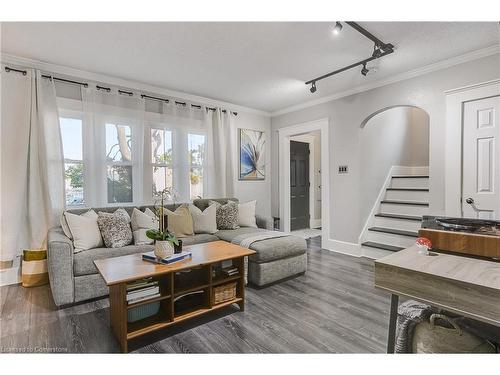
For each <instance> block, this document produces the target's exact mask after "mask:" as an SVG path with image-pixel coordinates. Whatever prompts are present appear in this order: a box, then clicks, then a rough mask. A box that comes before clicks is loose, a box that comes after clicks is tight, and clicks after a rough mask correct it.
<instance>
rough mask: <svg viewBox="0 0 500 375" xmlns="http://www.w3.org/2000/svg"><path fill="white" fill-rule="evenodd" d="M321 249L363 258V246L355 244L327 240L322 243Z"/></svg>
mask: <svg viewBox="0 0 500 375" xmlns="http://www.w3.org/2000/svg"><path fill="white" fill-rule="evenodd" d="M321 247H322V248H323V249H326V250H330V251H334V252H336V253H341V254H345V255H350V256H353V257H360V256H361V246H360V245H359V244H357V243H354V242H344V241H337V240H332V239H326V238H325V239H322V241H321Z"/></svg>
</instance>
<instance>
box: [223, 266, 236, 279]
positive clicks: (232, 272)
mask: <svg viewBox="0 0 500 375" xmlns="http://www.w3.org/2000/svg"><path fill="white" fill-rule="evenodd" d="M238 273H239V271H238V268H237V267H227V268H223V269H222V274H223V275H224V276H226V277H230V276H236V275H238Z"/></svg>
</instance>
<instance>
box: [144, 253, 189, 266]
mask: <svg viewBox="0 0 500 375" xmlns="http://www.w3.org/2000/svg"><path fill="white" fill-rule="evenodd" d="M191 256H192V254H191V251H183V252H182V253H179V254H173V255H172V256H170V257H168V258H164V259H161V258H157V257H156V255H155V253H154V251H150V252H148V253H142V260H147V261H148V262H153V263H160V264H171V263H175V262H179V261H181V260H183V259H187V258H191Z"/></svg>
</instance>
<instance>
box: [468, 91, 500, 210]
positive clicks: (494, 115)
mask: <svg viewBox="0 0 500 375" xmlns="http://www.w3.org/2000/svg"><path fill="white" fill-rule="evenodd" d="M499 141H500V96H495V97H492V98H487V99H481V100H475V101H472V102H468V103H465V104H464V128H463V154H462V155H463V164H462V166H463V167H462V168H463V169H462V184H463V189H462V213H463V216H464V217H471V218H481V219H495V218H497V219H500V145H498V142H499Z"/></svg>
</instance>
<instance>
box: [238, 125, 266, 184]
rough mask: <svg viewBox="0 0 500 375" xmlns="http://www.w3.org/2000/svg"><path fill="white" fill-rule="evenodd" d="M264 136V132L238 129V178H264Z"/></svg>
mask: <svg viewBox="0 0 500 375" xmlns="http://www.w3.org/2000/svg"><path fill="white" fill-rule="evenodd" d="M265 151H266V137H265V135H264V132H261V131H258V130H250V129H240V177H239V179H240V180H245V181H246V180H264V179H265V178H266V164H265V163H266V155H265Z"/></svg>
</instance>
